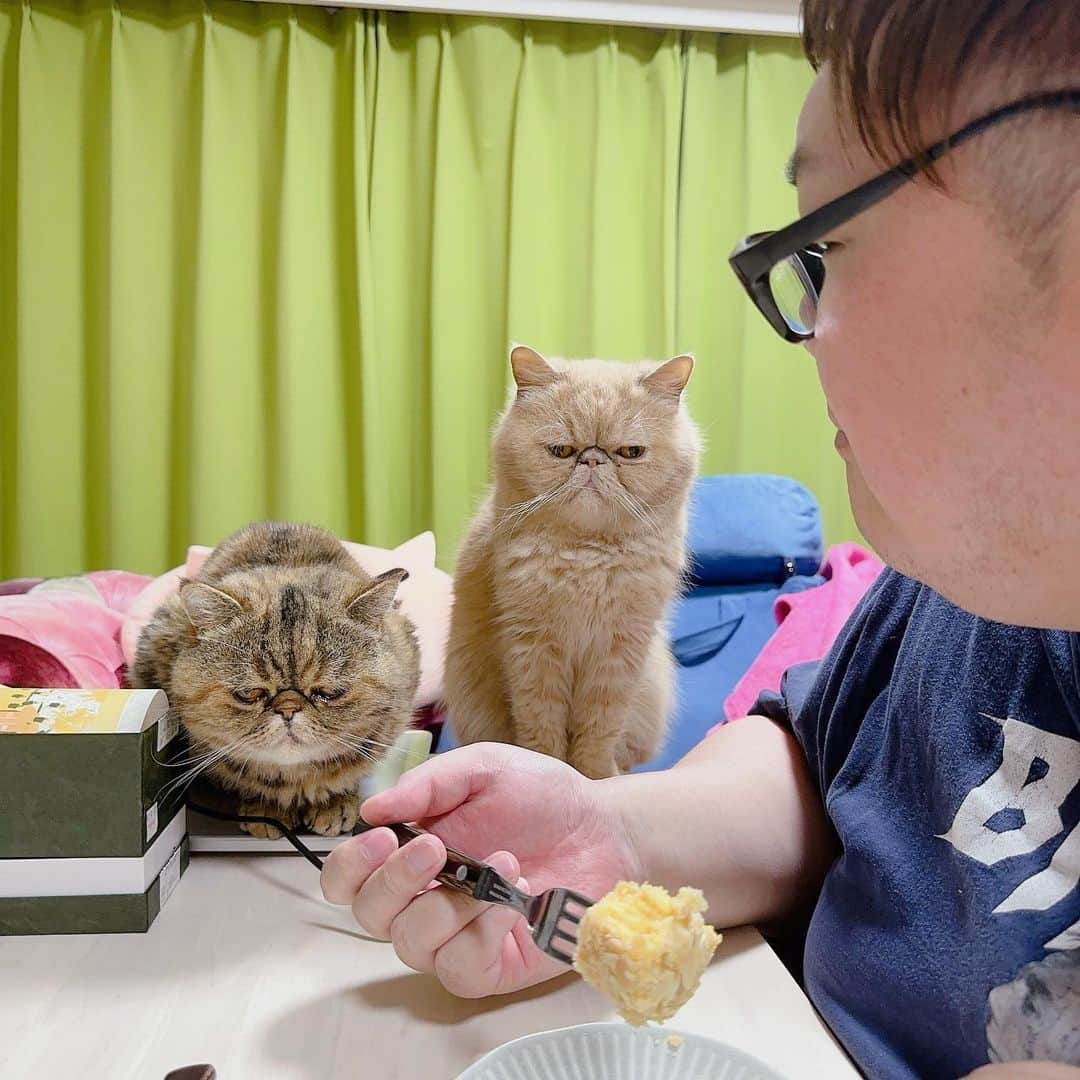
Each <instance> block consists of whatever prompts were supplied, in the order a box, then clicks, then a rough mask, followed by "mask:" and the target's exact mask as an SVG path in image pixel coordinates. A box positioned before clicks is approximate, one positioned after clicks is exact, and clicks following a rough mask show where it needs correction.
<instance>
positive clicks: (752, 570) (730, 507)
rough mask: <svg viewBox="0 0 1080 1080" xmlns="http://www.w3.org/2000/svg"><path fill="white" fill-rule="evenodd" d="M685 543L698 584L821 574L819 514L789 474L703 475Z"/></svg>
mask: <svg viewBox="0 0 1080 1080" xmlns="http://www.w3.org/2000/svg"><path fill="white" fill-rule="evenodd" d="M687 545H688V547H689V549H690V574H691V580H692V581H693V583H694V584H695V585H730V584H733V583H736V582H739V583H748V582H775V583H776V584H779V583H780V582H782V581H783V580H784V579H785V578H788V577H790V576H791V575H792V574H816V573H817V571H818V567H819V566H820V565H821V560H822V557H823V555H824V550H823V544H822V536H821V511H820V510H819V509H818V504H817V501H816V500H815V499H814V496H813V495H811V494H810V492H809V491H807V490H806V488H804V487H803V486H802V484H800V483H798V482H797V481H795V480H792V479H790V478H789V477H786V476H768V475H756V474H747V475H740V476H703V477H701V478H700V479H699V480H698V482H697V483H696V484H695V485H694V491H693V494H692V495H691V499H690V527H689V533H688V536H687Z"/></svg>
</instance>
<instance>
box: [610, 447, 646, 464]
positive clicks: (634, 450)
mask: <svg viewBox="0 0 1080 1080" xmlns="http://www.w3.org/2000/svg"><path fill="white" fill-rule="evenodd" d="M615 453H616V454H618V455H619V457H621V458H626V459H627V460H628V461H633V460H634V459H635V458H639V457H641V456H642V455H643V454H644V453H645V447H644V446H620V447H619V449H618V450H616V451H615Z"/></svg>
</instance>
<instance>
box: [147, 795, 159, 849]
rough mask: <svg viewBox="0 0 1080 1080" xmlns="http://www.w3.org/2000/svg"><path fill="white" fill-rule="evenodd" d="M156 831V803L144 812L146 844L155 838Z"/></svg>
mask: <svg viewBox="0 0 1080 1080" xmlns="http://www.w3.org/2000/svg"><path fill="white" fill-rule="evenodd" d="M157 829H158V808H157V803H154V805H153V806H151V807H150V809H149V810H147V811H146V842H147V843H148V844H149V843H150V841H151V840H152V839H153V838H154V837H155V836H157Z"/></svg>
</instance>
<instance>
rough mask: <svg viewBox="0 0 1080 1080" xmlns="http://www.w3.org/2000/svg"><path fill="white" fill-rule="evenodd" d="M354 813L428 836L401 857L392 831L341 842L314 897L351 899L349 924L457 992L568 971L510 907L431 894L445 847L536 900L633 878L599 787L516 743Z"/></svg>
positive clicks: (448, 764) (594, 890)
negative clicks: (412, 825)
mask: <svg viewBox="0 0 1080 1080" xmlns="http://www.w3.org/2000/svg"><path fill="white" fill-rule="evenodd" d="M363 816H364V819H365V820H366V821H367V822H369V823H370V824H372V825H381V824H392V823H395V822H402V821H406V822H408V821H415V822H418V823H419V824H420V825H421V826H422V827H423V828H425V829H428V830H430V831H431V832H432V833H434V835H433V836H425V837H421V838H420V839H417V840H413V841H412V842H411V843H409V844H406V845H405V846H404V847H402V848H401V849H400V850H399V849H398V846H397V840H396V838H395V836H394V834H393V833H392V832H391V831H390V830H389V829H375V830H373V831H371V832H368V833H365V834H363V835H360V836H356V837H354V838H353V839H351V840H348V841H346V842H345V843H344V844H341V845H340V846H339V847H338V848H337V849H336V850H335V851H334V852H333V854H331V855H330V857H329V858H328V859H327V861H326V867H325V869H324V870H323V876H322V886H323V894H324V895H325V897H326V898H327V900H329V901H331V902H332V903H337V904H350V905H351V906H352V910H353V914H354V915H355V916H356V920H357V922H358V923H360V925H361V926H362V927H364V929H365V930H367V931H368V932H369V933H371V934H373V935H374V936H376V937H379V938H383V939H389V940H390V941H392V942H393V944H394V948H395V950H396V951H397V954H398V956H400V957H401V959H402V961H404V963H406V964H407V965H408V966H409V967H411V968H414V969H415V970H417V971H423V972H428V973H431V974H434V975H436V976H437V977H438V978H439V979H440V981H441V982H442V983H443V984H444V985H445V986H446V987H447V989H449V990H451V991H452V992H453V993H455V994H459V995H460V996H462V997H482V996H484V995H487V994H499V993H506V992H509V991H512V990H518V989H521V988H523V987H526V986H531V985H533V984H534V983H537V982H541V981H543V980H544V979H549V978H552V977H553V976H555V975H558V974H561V973H562V972H564V971H565V970H566V969H565V968H564V967H563V966H562V965H560V964H558V963H557V962H556V961H554V960H551V959H550V958H549V957H547V956H545V955H544V954H543V953H541V952H540V951H539V949H537V948H536V946H535V945H534V944H533V941H532V938H531V936H530V934H529V928H528V926H527V925H526V923H525V921H524V919H522V918H521V916H520V915H518V914H517V913H516V912H514V911H512V910H510V909H508V908H502V907H497V906H489V905H484V904H479V903H477V902H476V901H474V900H470V899H468V898H467V897H465V896H462V895H461V894H460V893H457V892H454V891H453V890H452V889H446V888H442V887H436V888H432V889H429V888H428V886H429V885H430V884H431V882H432V879H433V878H434V876H435V875H436V874H437V873H438V872H439V871H440V870H441V869H442V867H443V864H444V862H445V859H446V850H445V848H444V846H443V844H444V842H445V843H446V844H449V845H450V846H451V847H456V848H458V849H459V850H461V851H463V852H465V853H466V854H468V855H472V856H474V857H479V858H483V859H485V860H486V861H487V862H490V863H491V864H492V865H493V866H494V867H495V868H496V869H497V870H498V871H499V872H500V873H502V874H503V875H504V876H505V877H507V878H509V879H510V880H511V881H515V882H517V884H518V885H519V886H520V887H521V888H523V889H527V890H528V891H530V892H534V893H535V892H540V891H542V890H543V889H548V888H551V887H552V886H556V885H562V886H566V887H568V888H572V889H575V890H577V891H578V892H581V893H584V894H585V895H586V896H591V897H596V898H599V897H600V896H603V895H604V894H605V893H606V892H608V891H609V890H610V889H611V888H613V887H614V885H615V884H616V883H617V882H618V881H619V880H620V879H622V878H630V879H632V878H636V877H638V876H639V868H638V866H637V865H636V863H635V860H634V857H633V854H632V852H631V851H630V848H629V844H628V843H627V840H626V837H625V832H624V830H623V827H622V823H621V821H620V820H619V819H618V818H617V817H616V816H615V814H614V813H613V812H611V811H610V810H609V809H608V808H607V806H606V805H605V804H604V803H603V801H602V800H601V799H599V798H598V784H597V783H596V782H595V781H591V780H586V779H585V777H583V776H581V775H580V774H579V773H577V772H575V771H574V770H573V769H572V768H570V766H569V765H565V764H564V763H563V762H561V761H557V760H555V759H554V758H550V757H545V756H543V755H540V754H534V753H531V752H529V751H527V750H521V749H519V748H517V747H512V746H502V745H495V744H479V745H475V746H469V747H465V748H464V749H461V750H456V751H453V752H451V753H448V754H444V755H441V756H439V757H438V758H436V759H434V760H433V761H430V762H428V763H427V764H425V765H422V766H420V767H419V768H417V769H414V770H413V771H411V772H409V773H408V774H407V775H406V776H405V777H404V778H403V779H402V781H401V782H400V783H399V784H398V785H397V786H396V787H394V788H393V789H391V790H390V791H387V792H384V793H383V794H381V795H377V796H375V797H374V798H372V799H369V800H368V801H367V802H366V803H365V804H364V806H363ZM507 849H510V850H512V851H513V854H510V853H509V851H508V850H507Z"/></svg>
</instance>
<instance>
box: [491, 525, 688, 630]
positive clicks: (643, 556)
mask: <svg viewBox="0 0 1080 1080" xmlns="http://www.w3.org/2000/svg"><path fill="white" fill-rule="evenodd" d="M682 540H683V538H682V535H681V533H680V534H679V535H675V536H672V535H670V534H669V535H667V536H657V535H651V536H647V537H644V536H637V537H625V538H621V539H618V540H611V539H607V538H600V539H589V538H577V537H566V536H557V535H556V536H552V535H549V534H540V535H533V536H522V537H517V538H514V539H513V540H510V541H508V542H505V543H502V544H499V543H496V544H495V545H494V550H493V552H492V555H493V559H492V562H493V574H494V583H495V607H496V609H497V611H498V613H499V616H500V618H499V622H500V624H502V626H503V627H504V628H505V629H508V630H509V631H510V632H511V633H512V634H514V635H515V636H518V637H520V635H521V631H522V628H530V627H533V626H537V625H542V626H543V627H545V628H546V629H548V630H549V631H550V630H553V629H555V628H561V633H562V634H564V635H565V636H566V637H567V638H587V639H592V638H594V637H595V636H596V635H597V634H600V635H601V636H605V637H606V636H610V633H611V632H613V631H614V630H615V629H616V628H618V629H619V630H620V632H622V633H631V634H635V635H640V634H643V633H650V632H652V630H653V628H654V626H655V623H656V620H657V618H659V617H660V616H661V615H662V614H663V612H664V609H665V607H666V605H667V602H668V599H669V597H670V596H671V594H672V592H673V590H674V589H675V588H676V587H677V585H678V581H679V577H680V573H681V570H682V563H683V559H682ZM560 615H561V618H560Z"/></svg>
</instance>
